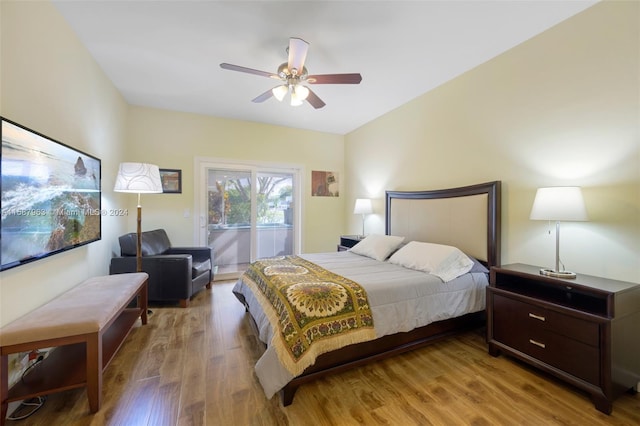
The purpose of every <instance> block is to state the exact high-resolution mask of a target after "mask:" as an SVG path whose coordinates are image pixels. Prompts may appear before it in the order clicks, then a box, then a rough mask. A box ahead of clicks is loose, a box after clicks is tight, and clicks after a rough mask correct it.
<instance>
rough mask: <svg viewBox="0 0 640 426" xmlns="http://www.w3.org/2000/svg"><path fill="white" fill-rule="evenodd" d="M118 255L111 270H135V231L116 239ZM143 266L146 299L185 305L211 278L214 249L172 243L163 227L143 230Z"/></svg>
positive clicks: (208, 284)
mask: <svg viewBox="0 0 640 426" xmlns="http://www.w3.org/2000/svg"><path fill="white" fill-rule="evenodd" d="M118 240H119V242H120V255H121V256H120V257H114V258H112V259H111V265H110V266H109V273H110V274H122V273H127V272H135V271H136V243H137V236H136V234H135V233H134V232H132V233H130V234H125V235H123V236H121V237H120V238H119V239H118ZM142 270H143V271H144V272H146V273H148V274H149V301H151V302H179V303H180V306H182V307H183V308H186V307H187V306H188V305H189V300H190V299H191V296H193V295H194V294H195V293H196V292H197V291H199V290H200V289H202V288H203V287H207V288H211V281H213V251H212V250H211V248H209V247H172V246H171V242H170V241H169V237H168V236H167V233H166V232H165V231H164V229H155V230H153V231H145V232H143V233H142Z"/></svg>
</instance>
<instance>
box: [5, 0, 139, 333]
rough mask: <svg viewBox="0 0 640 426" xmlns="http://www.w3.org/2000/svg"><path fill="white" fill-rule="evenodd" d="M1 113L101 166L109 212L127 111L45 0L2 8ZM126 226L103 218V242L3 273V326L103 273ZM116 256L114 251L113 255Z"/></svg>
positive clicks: (116, 93)
mask: <svg viewBox="0 0 640 426" xmlns="http://www.w3.org/2000/svg"><path fill="white" fill-rule="evenodd" d="M0 19H1V25H0V37H1V39H0V43H1V45H0V53H1V55H2V56H1V61H0V63H1V65H0V114H1V115H2V116H3V117H6V118H8V119H10V120H13V121H15V122H17V123H20V124H22V125H24V126H26V127H29V128H31V129H33V130H36V131H38V132H40V133H42V134H45V135H47V136H49V137H51V138H53V139H56V140H58V141H60V142H63V143H65V144H67V145H70V146H72V147H74V148H77V149H79V150H81V151H84V152H87V153H89V154H91V155H94V156H96V157H98V158H100V159H101V160H102V191H103V196H102V207H103V208H105V209H108V208H109V207H113V205H114V204H115V203H116V202H117V199H118V197H116V195H115V194H114V193H113V191H112V188H113V183H114V178H115V171H116V170H117V166H118V163H119V161H120V155H121V154H120V152H121V150H122V149H123V146H124V138H125V125H126V115H127V106H126V103H125V102H124V100H123V98H122V97H121V95H120V94H119V93H118V92H117V91H116V90H115V89H114V87H113V86H112V84H111V83H110V81H109V80H108V79H107V78H106V77H105V75H104V74H103V72H102V71H101V70H100V68H98V66H97V64H96V63H95V62H94V60H93V58H92V57H91V56H90V55H89V53H88V52H87V51H86V49H85V48H84V47H83V46H82V45H81V44H80V42H79V41H78V39H77V38H76V36H75V34H74V33H73V32H72V31H71V28H70V27H69V26H68V25H67V24H66V22H64V21H63V19H62V17H61V16H60V14H59V13H58V12H57V10H56V9H55V8H54V7H53V6H52V5H51V4H50V3H49V2H6V1H2V2H0ZM125 226H126V220H125V219H123V218H117V217H108V216H106V217H103V221H102V240H101V241H99V242H95V243H92V244H89V245H87V246H84V247H80V248H76V249H73V250H70V251H68V252H64V253H61V254H56V255H54V256H51V257H49V258H46V259H43V260H38V261H36V262H33V263H30V264H28V265H24V266H19V267H16V268H13V269H9V270H6V271H3V272H0V326H1V325H3V324H6V323H8V322H10V321H11V320H13V319H15V318H17V317H19V316H21V315H23V314H25V313H27V312H28V311H30V310H32V309H33V308H35V307H37V306H40V305H41V304H42V303H44V302H46V301H48V300H50V299H52V298H53V297H55V296H56V295H58V294H60V293H61V292H63V291H65V290H66V289H68V288H70V287H73V286H74V285H76V284H78V283H79V282H81V281H82V280H84V279H85V278H87V277H89V276H94V275H104V274H107V273H108V264H109V259H110V258H111V257H112V253H113V252H114V251H115V250H116V249H117V247H118V246H117V241H116V237H117V235H119V234H121V233H124V231H125V229H126V227H125ZM118 251H119V249H118Z"/></svg>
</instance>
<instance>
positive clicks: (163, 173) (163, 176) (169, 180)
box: [160, 169, 182, 194]
mask: <svg viewBox="0 0 640 426" xmlns="http://www.w3.org/2000/svg"><path fill="white" fill-rule="evenodd" d="M160 180H161V181H162V193H163V194H181V193H182V170H179V169H160Z"/></svg>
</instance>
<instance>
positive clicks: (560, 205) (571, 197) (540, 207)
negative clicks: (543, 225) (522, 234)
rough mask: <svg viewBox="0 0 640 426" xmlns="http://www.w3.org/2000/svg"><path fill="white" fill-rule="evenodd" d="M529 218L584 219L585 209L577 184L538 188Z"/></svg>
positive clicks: (585, 215) (585, 217)
mask: <svg viewBox="0 0 640 426" xmlns="http://www.w3.org/2000/svg"><path fill="white" fill-rule="evenodd" d="M529 219H531V220H556V221H586V220H589V218H588V217H587V210H586V208H585V206H584V199H583V198H582V190H581V189H580V187H578V186H555V187H549V188H538V191H537V192H536V198H535V199H534V200H533V207H532V208H531V214H530V215H529Z"/></svg>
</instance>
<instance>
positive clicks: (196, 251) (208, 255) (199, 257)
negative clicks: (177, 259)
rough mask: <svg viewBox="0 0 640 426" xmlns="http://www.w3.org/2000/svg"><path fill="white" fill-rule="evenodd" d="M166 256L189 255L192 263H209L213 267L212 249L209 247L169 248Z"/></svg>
mask: <svg viewBox="0 0 640 426" xmlns="http://www.w3.org/2000/svg"><path fill="white" fill-rule="evenodd" d="M165 253H167V254H190V255H191V257H192V258H193V261H194V262H206V261H207V260H209V261H211V265H212V266H213V249H212V248H210V247H171V248H170V249H169V250H167V251H166V252H165Z"/></svg>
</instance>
